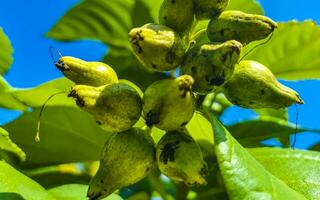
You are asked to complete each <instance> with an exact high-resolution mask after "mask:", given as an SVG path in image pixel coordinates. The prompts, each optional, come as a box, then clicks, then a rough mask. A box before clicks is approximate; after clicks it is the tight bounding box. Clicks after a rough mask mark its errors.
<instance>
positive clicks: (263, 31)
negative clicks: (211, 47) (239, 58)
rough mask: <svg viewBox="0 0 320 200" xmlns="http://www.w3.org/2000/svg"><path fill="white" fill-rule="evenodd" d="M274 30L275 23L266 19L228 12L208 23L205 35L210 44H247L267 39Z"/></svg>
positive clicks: (239, 12)
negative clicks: (227, 42) (237, 42)
mask: <svg viewBox="0 0 320 200" xmlns="http://www.w3.org/2000/svg"><path fill="white" fill-rule="evenodd" d="M275 28H277V23H276V22H274V21H272V20H271V19H270V18H268V17H265V16H262V15H253V14H247V13H244V12H241V11H234V10H228V11H224V12H223V13H222V14H221V15H220V16H219V17H218V18H216V19H212V20H211V21H210V23H209V24H208V28H207V34H208V37H209V39H210V40H211V41H212V42H224V41H227V40H237V41H239V42H241V43H242V44H248V43H250V42H252V41H255V40H261V39H264V38H266V37H268V35H269V34H271V33H272V32H273V31H274V29H275Z"/></svg>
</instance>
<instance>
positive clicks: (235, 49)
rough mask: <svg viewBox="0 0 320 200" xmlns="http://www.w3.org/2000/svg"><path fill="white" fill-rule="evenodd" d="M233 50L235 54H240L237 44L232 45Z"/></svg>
mask: <svg viewBox="0 0 320 200" xmlns="http://www.w3.org/2000/svg"><path fill="white" fill-rule="evenodd" d="M232 50H233V52H236V53H237V54H240V48H239V47H237V46H232Z"/></svg>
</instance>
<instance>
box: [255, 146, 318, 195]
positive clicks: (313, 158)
mask: <svg viewBox="0 0 320 200" xmlns="http://www.w3.org/2000/svg"><path fill="white" fill-rule="evenodd" d="M249 152H250V153H251V155H253V156H254V157H255V159H257V160H258V161H259V162H260V163H261V164H262V165H263V166H264V167H265V168H266V169H267V170H268V171H269V172H270V173H271V174H273V175H274V176H276V177H278V178H279V179H281V180H282V181H284V182H285V183H286V184H287V185H288V186H290V187H291V188H292V189H294V190H296V191H298V192H300V193H301V194H303V195H304V196H305V197H306V198H307V199H312V200H317V199H320V153H319V152H314V151H301V150H293V149H279V148H256V149H249Z"/></svg>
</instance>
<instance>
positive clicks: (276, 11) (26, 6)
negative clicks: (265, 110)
mask: <svg viewBox="0 0 320 200" xmlns="http://www.w3.org/2000/svg"><path fill="white" fill-rule="evenodd" d="M77 2H79V1H78V0H68V1H65V0H55V1H46V0H43V1H39V0H29V1H21V0H10V1H3V2H1V7H0V26H1V27H2V28H3V29H4V31H5V33H6V34H7V35H8V36H9V38H10V40H11V42H12V45H13V47H14V51H15V52H14V59H15V60H14V63H13V65H12V67H11V70H10V71H9V72H8V73H7V74H6V75H5V78H6V79H7V80H8V82H9V83H10V84H11V85H13V86H14V87H33V86H36V85H38V84H40V83H43V82H46V81H48V80H51V79H54V78H57V77H61V73H60V72H59V71H58V70H56V68H55V67H54V65H53V64H52V60H51V58H50V54H49V52H48V47H49V46H50V45H53V46H55V47H56V48H58V49H60V50H61V51H62V52H63V54H64V55H72V56H75V57H79V58H82V59H85V60H100V59H101V57H102V56H103V55H104V53H105V52H106V49H107V48H106V47H105V46H104V45H102V44H100V43H98V42H94V41H81V42H72V43H61V42H56V41H54V40H51V39H48V38H45V37H44V34H45V33H46V32H47V31H48V30H50V28H51V27H52V26H53V25H54V24H55V22H56V21H57V20H58V19H59V18H60V17H61V16H63V14H64V13H65V12H66V11H67V10H68V9H69V8H70V7H72V6H73V5H75V4H76V3H77ZM260 3H261V4H262V5H263V7H264V9H265V12H266V15H267V16H269V17H271V18H272V19H274V20H275V21H287V20H291V19H297V20H304V19H313V20H315V21H317V22H319V21H320V12H319V5H320V3H319V1H317V0H305V1H301V0H290V1H289V0H281V1H279V0H260ZM319 67H320V66H319ZM284 83H285V84H286V85H288V86H289V87H292V88H294V89H295V90H297V91H298V92H299V93H300V94H301V96H302V98H303V99H304V100H305V102H306V104H305V105H303V106H300V107H299V123H300V124H302V125H304V126H306V127H311V128H319V129H320V123H319V117H318V113H319V112H320V106H319V102H320V94H319V93H318V91H319V89H316V88H320V81H300V82H284ZM289 112H290V121H295V116H296V110H295V107H292V108H290V110H289ZM14 116H17V113H16V112H6V111H4V110H1V109H0V125H1V124H3V123H5V122H7V121H8V120H10V119H11V118H12V117H14ZM252 117H254V113H252V112H251V111H248V110H245V109H239V108H232V109H230V110H229V111H228V112H226V113H225V115H224V116H223V121H224V122H225V123H233V122H236V121H240V120H243V119H248V118H252ZM319 140H320V136H319V135H316V134H311V133H310V134H307V135H305V136H301V137H298V142H297V147H306V146H308V145H310V144H312V143H314V142H317V141H319Z"/></svg>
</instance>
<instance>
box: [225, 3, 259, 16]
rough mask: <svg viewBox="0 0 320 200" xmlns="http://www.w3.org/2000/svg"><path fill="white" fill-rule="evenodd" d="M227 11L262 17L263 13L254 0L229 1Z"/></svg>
mask: <svg viewBox="0 0 320 200" xmlns="http://www.w3.org/2000/svg"><path fill="white" fill-rule="evenodd" d="M227 10H240V11H242V12H246V13H251V14H259V15H263V14H264V11H263V9H262V7H261V5H260V4H259V3H258V2H257V1H256V0H230V3H229V5H228V7H227Z"/></svg>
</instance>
